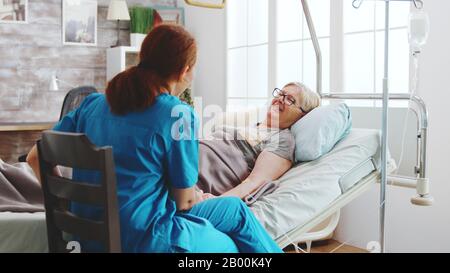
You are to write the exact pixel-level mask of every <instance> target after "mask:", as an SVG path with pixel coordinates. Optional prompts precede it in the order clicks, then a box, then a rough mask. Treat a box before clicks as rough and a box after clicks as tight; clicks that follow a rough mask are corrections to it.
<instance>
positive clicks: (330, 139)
mask: <svg viewBox="0 0 450 273" xmlns="http://www.w3.org/2000/svg"><path fill="white" fill-rule="evenodd" d="M351 127H352V117H351V112H350V109H349V108H348V106H347V105H346V104H345V103H340V104H332V105H327V106H320V107H317V108H315V109H314V110H312V111H311V112H310V113H308V114H307V115H306V116H305V117H303V118H302V119H300V120H299V121H297V122H296V123H295V124H294V125H293V126H292V127H291V131H292V133H293V134H294V137H295V160H296V162H304V161H311V160H316V159H317V158H319V157H321V156H322V155H324V154H326V153H328V152H329V151H331V149H333V147H334V146H335V145H336V143H338V142H339V141H340V140H341V139H343V138H344V137H345V136H347V135H348V133H350V130H351Z"/></svg>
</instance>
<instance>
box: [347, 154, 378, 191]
mask: <svg viewBox="0 0 450 273" xmlns="http://www.w3.org/2000/svg"><path fill="white" fill-rule="evenodd" d="M376 169H377V167H376V164H375V161H374V159H373V158H372V157H370V158H368V159H367V160H365V161H364V162H362V163H361V164H359V165H358V166H356V167H354V168H353V169H351V170H350V171H348V172H347V173H345V174H344V175H343V176H342V177H341V178H340V179H339V186H340V187H341V192H342V193H345V192H347V191H348V190H349V189H350V188H351V187H353V186H354V185H356V184H357V183H358V182H359V181H361V179H363V178H364V177H366V176H367V175H369V174H371V173H372V172H373V171H375V170H376Z"/></svg>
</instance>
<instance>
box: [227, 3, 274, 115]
mask: <svg viewBox="0 0 450 273" xmlns="http://www.w3.org/2000/svg"><path fill="white" fill-rule="evenodd" d="M227 5H228V6H227V18H228V20H227V32H228V37H227V40H228V42H227V43H228V45H227V48H228V61H227V93H228V103H227V108H228V110H239V109H241V108H246V107H249V106H254V105H256V106H257V105H261V104H264V103H265V102H266V101H267V95H268V93H267V90H268V82H269V79H268V77H269V72H268V68H269V62H268V61H269V47H268V44H269V0H229V1H227Z"/></svg>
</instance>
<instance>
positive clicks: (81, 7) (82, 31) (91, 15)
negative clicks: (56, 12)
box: [62, 0, 97, 46]
mask: <svg viewBox="0 0 450 273" xmlns="http://www.w3.org/2000/svg"><path fill="white" fill-rule="evenodd" d="M62 3H63V5H62V38H63V44H64V45H81V46H96V45H97V0H63V1H62Z"/></svg>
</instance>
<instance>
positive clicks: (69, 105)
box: [59, 86, 97, 120]
mask: <svg viewBox="0 0 450 273" xmlns="http://www.w3.org/2000/svg"><path fill="white" fill-rule="evenodd" d="M92 93H97V89H95V87H92V86H80V87H77V88H74V89H72V90H70V91H69V92H68V93H67V95H66V97H65V98H64V102H63V105H62V107H61V114H60V116H59V119H60V120H61V119H62V118H63V117H64V116H65V115H67V114H68V113H69V112H70V111H72V110H74V109H76V108H77V107H78V106H80V104H81V102H83V100H84V98H85V97H87V96H89V95H90V94H92Z"/></svg>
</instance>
